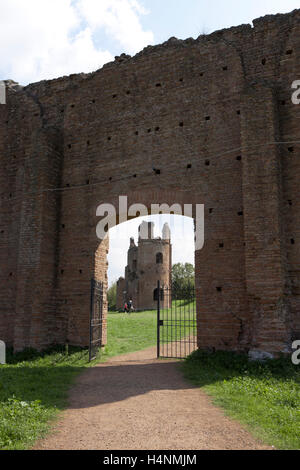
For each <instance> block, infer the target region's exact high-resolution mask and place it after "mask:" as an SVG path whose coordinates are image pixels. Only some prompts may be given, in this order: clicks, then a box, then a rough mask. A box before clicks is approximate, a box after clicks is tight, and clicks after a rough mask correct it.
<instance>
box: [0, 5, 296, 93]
mask: <svg viewBox="0 0 300 470" xmlns="http://www.w3.org/2000/svg"><path fill="white" fill-rule="evenodd" d="M299 7H300V4H299V0H284V1H283V0H265V1H264V0H248V1H242V0H213V1H212V0H184V1H183V0H0V58H1V60H0V80H5V79H13V80H15V81H17V82H19V83H20V84H22V85H27V84H28V83H31V82H35V81H39V80H43V79H52V78H56V77H59V76H63V75H69V74H71V73H79V72H92V71H94V70H97V69H99V68H100V67H102V65H104V64H105V63H106V62H109V61H111V60H113V59H114V57H115V56H116V55H120V54H121V53H123V52H125V53H127V54H130V55H134V54H135V53H137V52H139V51H140V50H141V49H143V48H144V47H145V46H147V45H150V44H151V45H153V44H159V43H161V42H164V41H166V40H167V39H169V38H170V37H171V36H176V37H178V38H180V39H185V38H188V37H193V38H196V37H197V36H199V34H203V33H209V32H212V31H215V30H217V29H222V28H225V27H230V26H234V25H238V24H242V23H251V22H252V19H254V18H258V17H260V16H263V15H265V14H275V13H278V12H280V13H286V12H289V11H291V10H293V9H295V8H299Z"/></svg>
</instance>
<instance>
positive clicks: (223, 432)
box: [34, 348, 269, 450]
mask: <svg viewBox="0 0 300 470" xmlns="http://www.w3.org/2000/svg"><path fill="white" fill-rule="evenodd" d="M155 356H156V348H149V349H146V350H144V351H140V352H136V353H131V354H126V355H123V356H118V357H115V358H112V359H111V360H110V361H109V362H106V363H104V364H99V365H97V366H95V367H93V368H90V369H87V370H86V371H85V372H83V374H81V375H80V376H79V377H78V379H77V381H76V383H75V385H74V386H73V388H72V390H71V392H70V399H69V407H68V409H67V410H65V411H64V412H63V414H62V416H61V419H60V421H59V422H58V423H57V424H56V426H55V428H54V429H53V432H52V433H51V434H50V435H49V436H48V437H47V438H46V439H44V440H42V441H39V442H38V443H37V444H36V446H35V447H34V449H44V450H45V449H57V450H60V449H61V450H62V449H67V450H73V449H95V450H98V449H101V450H130V449H134V450H137V449H143V450H152V449H154V450H168V449H170V450H197V449H268V448H269V447H267V446H264V445H262V444H260V443H259V442H257V440H255V439H254V438H253V437H252V436H251V435H250V434H249V433H248V432H247V431H246V430H244V429H243V427H242V426H241V425H240V424H239V423H238V422H236V421H233V420H231V419H229V418H227V417H225V416H224V414H223V412H222V410H220V409H219V408H217V407H215V406H213V405H212V403H211V400H210V398H209V397H208V396H207V395H206V394H205V393H204V392H203V391H201V390H200V389H198V388H196V387H193V386H192V385H190V384H189V383H188V382H186V381H185V380H184V379H183V377H182V374H181V373H180V371H179V370H178V367H177V365H176V361H175V360H157V359H156V358H155Z"/></svg>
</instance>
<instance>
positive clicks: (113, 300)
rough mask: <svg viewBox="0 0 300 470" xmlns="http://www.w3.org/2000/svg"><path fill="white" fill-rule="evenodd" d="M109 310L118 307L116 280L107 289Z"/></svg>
mask: <svg viewBox="0 0 300 470" xmlns="http://www.w3.org/2000/svg"><path fill="white" fill-rule="evenodd" d="M107 301H108V310H110V311H114V310H116V309H117V283H116V282H114V283H113V284H112V285H111V286H110V288H109V289H108V291H107Z"/></svg>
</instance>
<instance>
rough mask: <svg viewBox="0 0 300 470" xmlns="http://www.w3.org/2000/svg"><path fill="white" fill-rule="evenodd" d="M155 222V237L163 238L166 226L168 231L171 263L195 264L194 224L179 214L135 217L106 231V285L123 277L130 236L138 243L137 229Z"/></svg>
mask: <svg viewBox="0 0 300 470" xmlns="http://www.w3.org/2000/svg"><path fill="white" fill-rule="evenodd" d="M144 220H145V221H147V222H150V221H152V222H154V237H161V236H162V228H163V226H164V224H165V223H168V224H169V227H170V230H171V243H172V261H173V264H175V263H191V264H195V263H194V247H195V243H194V222H193V219H191V218H189V217H184V216H180V215H166V214H164V215H153V216H148V217H138V218H136V219H134V220H129V221H128V222H124V223H123V224H120V225H117V226H115V227H113V228H111V229H110V230H109V245H110V248H109V254H108V262H109V265H108V283H109V285H111V284H112V283H113V282H114V281H116V280H117V279H118V278H119V277H120V276H123V277H124V271H125V266H126V265H127V251H128V248H129V243H130V237H133V238H134V240H135V243H136V245H137V244H138V227H139V225H140V224H141V223H142V222H143V221H144Z"/></svg>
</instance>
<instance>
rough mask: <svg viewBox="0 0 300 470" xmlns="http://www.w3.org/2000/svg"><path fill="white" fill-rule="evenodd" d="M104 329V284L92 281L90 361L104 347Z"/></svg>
mask: <svg viewBox="0 0 300 470" xmlns="http://www.w3.org/2000/svg"><path fill="white" fill-rule="evenodd" d="M102 329H103V283H102V282H98V281H95V279H92V280H91V310H90V346H89V360H90V361H92V360H93V359H95V358H96V356H97V353H98V351H99V349H100V348H101V346H102Z"/></svg>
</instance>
